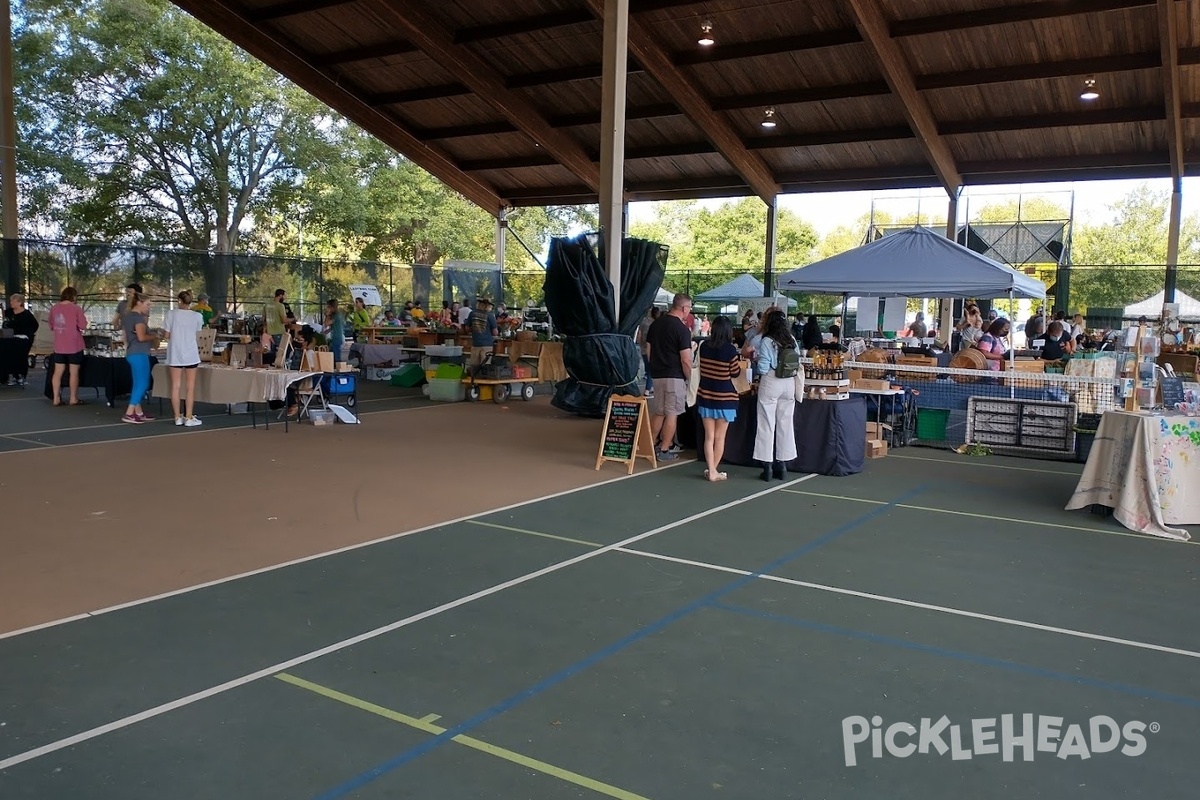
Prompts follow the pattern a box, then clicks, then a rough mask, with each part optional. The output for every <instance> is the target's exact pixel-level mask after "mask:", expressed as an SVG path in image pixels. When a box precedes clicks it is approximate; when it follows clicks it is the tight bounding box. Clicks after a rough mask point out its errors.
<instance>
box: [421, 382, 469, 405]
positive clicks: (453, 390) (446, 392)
mask: <svg viewBox="0 0 1200 800" xmlns="http://www.w3.org/2000/svg"><path fill="white" fill-rule="evenodd" d="M429 399H430V400H436V401H437V402H439V403H460V402H462V401H463V400H466V399H467V387H466V385H465V384H464V383H463V382H462V381H461V380H446V379H443V378H433V379H432V380H430V381H429Z"/></svg>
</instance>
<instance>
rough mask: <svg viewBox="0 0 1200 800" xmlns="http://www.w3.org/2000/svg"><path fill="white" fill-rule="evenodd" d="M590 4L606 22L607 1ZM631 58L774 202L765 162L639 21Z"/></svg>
mask: <svg viewBox="0 0 1200 800" xmlns="http://www.w3.org/2000/svg"><path fill="white" fill-rule="evenodd" d="M587 3H588V8H590V9H591V11H592V13H593V14H595V15H596V18H597V19H604V0H587ZM629 54H630V55H631V56H632V57H634V58H635V59H637V61H638V63H640V64H641V65H642V67H643V68H645V70H646V72H648V73H650V75H651V76H653V78H654V79H655V80H656V81H657V82H658V84H659V85H660V86H662V88H663V89H665V90H666V92H667V94H668V95H669V96H670V97H671V99H672V100H674V101H675V104H676V105H677V106H679V108H680V110H682V111H683V113H684V114H685V115H687V117H688V118H689V119H691V120H692V122H693V123H695V125H696V127H698V128H699V129H700V130H701V131H702V132H703V133H704V135H705V136H706V137H707V138H708V140H709V141H711V142H712V143H713V145H715V146H716V148H717V151H718V152H720V154H721V155H722V156H723V157H724V158H725V160H726V161H728V162H729V164H730V166H732V167H733V168H734V169H735V170H737V172H738V174H739V175H741V176H742V177H743V178H744V179H745V181H746V183H747V184H749V185H750V187H751V188H752V189H754V193H755V194H757V195H758V196H759V197H761V198H762V199H763V202H765V203H767V204H770V203H772V202H774V199H775V195H777V194H778V193H779V186H778V185H777V184H776V183H775V179H774V177H772V175H771V170H770V169H768V168H767V165H766V162H764V161H763V160H762V158H760V157H759V156H758V155H756V154H754V153H751V152H750V151H749V150H747V149H746V146H745V144H743V143H742V140H741V138H740V137H739V136H738V134H737V132H736V131H735V130H734V129H733V126H732V125H731V124H730V123H729V121H728V120H727V119H725V118H724V117H723V116H722V115H721V114H719V113H717V111H716V110H714V109H713V107H712V106H711V105H709V103H708V100H707V99H706V98H705V96H704V93H703V92H702V91H701V90H700V89H699V87H697V86H696V85H695V84H694V83H692V81H691V80H690V79H689V78H688V77H687V76H686V75H684V74H683V73H682V72H681V71H680V69H679V67H677V66H675V65H674V64H673V63H671V58H670V56H669V55H668V54H667V53H665V52H664V51H663V50H662V48H660V47H659V46H658V41H657V39H656V37H655V36H654V34H653V32H652V31H650V30H649V29H648V28H647V27H646V26H645V24H643V23H642V22H641V21H640V20H639V19H637V18H636V17H631V18H630V20H629Z"/></svg>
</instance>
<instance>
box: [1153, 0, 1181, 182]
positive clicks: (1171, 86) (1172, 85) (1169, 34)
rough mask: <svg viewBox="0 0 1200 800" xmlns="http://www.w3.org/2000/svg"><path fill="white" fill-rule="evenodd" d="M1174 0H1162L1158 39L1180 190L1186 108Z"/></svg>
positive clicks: (1174, 175) (1173, 176)
mask: <svg viewBox="0 0 1200 800" xmlns="http://www.w3.org/2000/svg"><path fill="white" fill-rule="evenodd" d="M1177 28H1178V25H1177V23H1176V20H1175V2H1174V0H1158V38H1159V43H1160V46H1161V49H1162V85H1163V98H1164V102H1165V103H1166V112H1167V114H1166V117H1167V152H1168V153H1169V154H1170V156H1171V181H1172V182H1173V184H1174V188H1175V191H1177V192H1178V191H1180V187H1181V186H1182V181H1183V171H1184V169H1183V111H1182V108H1181V106H1182V101H1181V99H1180V88H1179V32H1178V31H1177V30H1176V29H1177Z"/></svg>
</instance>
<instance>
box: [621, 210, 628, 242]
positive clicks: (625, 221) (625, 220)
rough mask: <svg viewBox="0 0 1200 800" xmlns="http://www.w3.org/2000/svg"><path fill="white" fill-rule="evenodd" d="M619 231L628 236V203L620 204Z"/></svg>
mask: <svg viewBox="0 0 1200 800" xmlns="http://www.w3.org/2000/svg"><path fill="white" fill-rule="evenodd" d="M621 231H622V233H624V234H625V238H626V239H628V238H629V203H622V204H621Z"/></svg>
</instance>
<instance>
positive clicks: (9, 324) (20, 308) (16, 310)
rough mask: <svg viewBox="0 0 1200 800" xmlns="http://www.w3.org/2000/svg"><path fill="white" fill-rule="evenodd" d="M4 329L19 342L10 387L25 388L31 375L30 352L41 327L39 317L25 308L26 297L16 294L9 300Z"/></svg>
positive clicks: (9, 382) (5, 312)
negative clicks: (7, 329) (11, 333)
mask: <svg viewBox="0 0 1200 800" xmlns="http://www.w3.org/2000/svg"><path fill="white" fill-rule="evenodd" d="M4 327H6V328H9V329H11V330H12V332H13V338H14V339H16V340H17V343H16V347H15V350H16V352H15V353H14V354H13V362H12V372H11V373H10V374H9V376H8V385H9V386H24V385H25V379H26V378H27V377H28V375H29V350H30V348H31V347H33V337H34V336H36V335H37V332H38V327H39V326H38V321H37V317H35V316H34V315H33V312H32V311H30V310H29V309H28V308H26V307H25V295H23V294H14V295H13V296H12V297H10V298H8V308H6V309H4Z"/></svg>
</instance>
